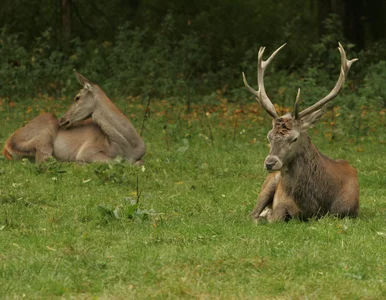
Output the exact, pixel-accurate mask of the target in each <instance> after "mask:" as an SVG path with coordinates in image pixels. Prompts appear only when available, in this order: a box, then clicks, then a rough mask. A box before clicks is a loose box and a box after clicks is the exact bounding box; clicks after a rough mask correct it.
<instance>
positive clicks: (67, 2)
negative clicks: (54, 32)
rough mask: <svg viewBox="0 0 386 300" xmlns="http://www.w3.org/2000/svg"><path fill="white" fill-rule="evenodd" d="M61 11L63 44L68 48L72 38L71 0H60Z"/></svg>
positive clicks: (65, 48)
mask: <svg viewBox="0 0 386 300" xmlns="http://www.w3.org/2000/svg"><path fill="white" fill-rule="evenodd" d="M60 12H61V19H62V46H63V49H64V50H67V49H68V47H69V45H70V39H71V25H72V22H71V0H60Z"/></svg>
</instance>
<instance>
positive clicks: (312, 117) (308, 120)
mask: <svg viewBox="0 0 386 300" xmlns="http://www.w3.org/2000/svg"><path fill="white" fill-rule="evenodd" d="M326 108H327V106H326V105H325V106H323V107H322V108H321V109H319V110H317V111H314V112H313V113H311V114H309V115H306V116H305V117H304V118H303V119H302V120H301V121H302V129H307V128H311V127H313V126H314V125H315V124H316V123H317V122H318V121H319V119H320V118H321V117H322V116H323V114H324V112H325V111H326Z"/></svg>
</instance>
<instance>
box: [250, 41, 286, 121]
mask: <svg viewBox="0 0 386 300" xmlns="http://www.w3.org/2000/svg"><path fill="white" fill-rule="evenodd" d="M285 45H286V44H283V45H282V46H280V47H279V48H278V49H276V51H275V52H273V53H272V54H271V56H270V57H269V58H268V59H267V60H265V61H264V60H263V54H264V50H265V47H260V49H259V54H258V57H257V84H258V87H259V90H258V91H256V90H254V89H253V88H252V87H251V86H250V85H249V84H248V82H247V79H246V78H245V74H244V72H243V81H244V85H245V86H246V87H247V89H248V90H249V91H250V92H251V93H252V94H253V95H255V96H256V100H257V102H258V103H259V104H260V105H261V107H263V109H264V110H265V111H266V112H267V113H268V114H269V115H270V116H271V117H273V118H277V117H278V116H277V112H276V109H275V107H274V106H273V104H272V101H271V100H270V99H269V98H268V96H267V93H266V92H265V87H264V71H265V68H266V67H268V65H269V64H270V62H271V61H272V60H273V58H274V57H275V56H276V54H277V53H278V52H279V51H280V50H281V48H283V47H284V46H285Z"/></svg>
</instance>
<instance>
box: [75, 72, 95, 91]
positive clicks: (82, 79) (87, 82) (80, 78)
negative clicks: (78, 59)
mask: <svg viewBox="0 0 386 300" xmlns="http://www.w3.org/2000/svg"><path fill="white" fill-rule="evenodd" d="M74 72H75V76H76V78H77V79H78V81H79V83H80V84H81V85H82V86H83V87H84V88H85V89H88V90H91V86H92V85H93V83H92V82H91V81H90V80H88V79H87V78H86V77H84V76H83V75H82V74H80V73H78V72H76V71H74Z"/></svg>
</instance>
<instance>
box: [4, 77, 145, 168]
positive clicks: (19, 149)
mask: <svg viewBox="0 0 386 300" xmlns="http://www.w3.org/2000/svg"><path fill="white" fill-rule="evenodd" d="M78 75H80V74H77V76H78ZM80 76H81V75H80ZM78 78H81V80H80V81H81V83H82V84H83V85H84V88H83V89H82V90H81V92H80V93H79V94H78V95H77V97H76V103H74V104H73V105H71V107H70V108H69V110H68V111H67V112H66V113H65V115H64V116H63V117H62V118H61V119H60V121H59V120H58V119H57V118H56V117H55V116H54V115H53V114H49V113H45V114H42V115H39V116H37V117H36V118H35V119H33V120H32V121H31V122H29V123H28V124H27V125H25V126H24V127H22V128H19V129H18V130H16V131H15V132H14V133H13V134H12V135H11V136H10V137H9V138H8V140H7V141H6V143H5V145H4V149H3V151H2V153H3V155H4V156H5V157H6V158H7V159H21V158H29V159H35V160H36V161H37V162H41V161H44V160H46V159H47V158H49V157H51V156H53V157H55V158H56V159H58V160H61V161H81V162H94V161H100V162H106V161H110V160H112V159H114V158H115V157H117V156H122V157H123V158H126V159H127V160H128V161H130V162H131V163H133V164H139V165H140V164H142V163H143V161H142V160H141V158H142V156H143V155H144V154H145V144H144V142H143V140H142V138H141V137H140V136H139V134H138V133H137V131H136V130H135V128H134V126H133V125H132V124H131V122H130V121H129V120H128V119H127V118H126V117H125V116H124V115H123V114H122V113H121V112H120V111H119V110H118V109H117V108H116V106H115V105H114V104H113V103H112V102H111V101H110V99H109V98H108V97H107V96H106V94H105V93H104V92H103V91H102V89H101V88H100V87H99V86H97V85H95V84H93V83H91V82H89V81H88V80H87V79H85V78H84V77H83V76H81V77H78ZM89 116H92V118H90V117H89ZM59 123H65V124H66V128H63V127H61V126H60V124H59Z"/></svg>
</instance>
